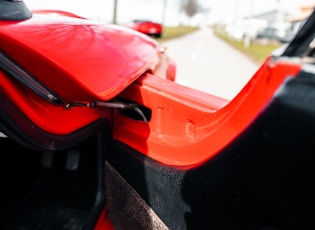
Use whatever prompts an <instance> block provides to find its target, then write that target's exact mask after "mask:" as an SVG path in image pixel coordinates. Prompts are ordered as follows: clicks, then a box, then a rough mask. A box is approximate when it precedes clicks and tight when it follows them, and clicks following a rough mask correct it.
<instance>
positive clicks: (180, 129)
mask: <svg viewBox="0 0 315 230" xmlns="http://www.w3.org/2000/svg"><path fill="white" fill-rule="evenodd" d="M300 68H301V67H300V65H298V64H292V63H282V62H277V63H272V62H270V60H267V61H266V62H265V64H264V65H263V66H262V67H261V68H260V69H259V70H258V71H257V73H256V74H255V75H254V76H253V77H252V79H251V80H250V81H249V82H248V83H247V84H246V85H245V87H244V88H243V90H242V91H241V92H240V93H239V94H238V95H237V96H236V97H235V98H234V99H233V100H232V101H230V102H229V101H226V100H224V99H220V98H217V97H215V96H213V95H210V94H206V93H202V92H199V91H196V90H193V89H190V88H187V87H184V86H180V85H176V84H174V83H173V82H169V81H163V80H161V79H159V78H156V77H155V76H153V75H149V74H148V75H147V76H146V77H145V78H142V79H141V81H139V82H138V84H133V85H131V86H130V87H128V88H127V89H126V90H125V91H124V92H123V93H122V95H123V97H125V98H128V99H129V100H133V101H136V102H138V103H139V104H143V105H144V106H147V107H149V108H150V109H151V110H152V119H151V121H150V122H144V121H135V120H132V119H130V118H128V117H125V116H123V115H119V114H116V115H115V120H114V123H115V125H114V130H113V135H114V139H116V140H119V141H122V142H124V143H126V144H127V145H129V146H131V147H133V148H135V149H137V150H139V151H140V152H142V153H143V154H146V155H148V156H149V157H151V158H153V159H155V160H157V161H159V162H161V163H164V164H167V165H174V166H180V167H196V166H198V165H199V164H202V163H203V162H205V161H206V160H209V159H210V158H212V157H214V156H215V155H216V154H217V153H218V152H219V151H220V150H221V149H222V148H224V147H226V146H227V145H228V144H229V143H230V142H231V141H232V140H233V139H234V138H236V137H237V136H238V135H239V134H240V133H241V132H242V131H243V130H244V129H245V128H246V127H247V126H248V125H249V124H250V123H251V122H252V121H253V119H254V118H255V117H256V116H257V114H259V112H260V111H261V110H263V108H264V106H265V105H266V104H267V103H268V102H269V101H270V99H271V97H272V96H273V94H274V93H275V91H276V90H277V89H278V87H279V86H280V85H281V84H282V83H283V81H284V79H285V78H286V77H288V76H294V75H296V74H297V73H298V72H299V71H300Z"/></svg>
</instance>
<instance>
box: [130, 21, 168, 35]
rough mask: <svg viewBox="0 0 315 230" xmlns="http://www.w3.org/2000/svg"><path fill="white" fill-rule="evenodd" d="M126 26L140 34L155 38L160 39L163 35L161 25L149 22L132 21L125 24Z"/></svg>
mask: <svg viewBox="0 0 315 230" xmlns="http://www.w3.org/2000/svg"><path fill="white" fill-rule="evenodd" d="M127 26H128V27H130V28H132V29H134V30H137V31H139V32H141V33H144V34H146V35H149V36H154V37H157V38H159V37H161V36H162V33H163V26H162V24H160V23H157V22H152V21H149V20H133V21H132V22H131V23H129V24H127Z"/></svg>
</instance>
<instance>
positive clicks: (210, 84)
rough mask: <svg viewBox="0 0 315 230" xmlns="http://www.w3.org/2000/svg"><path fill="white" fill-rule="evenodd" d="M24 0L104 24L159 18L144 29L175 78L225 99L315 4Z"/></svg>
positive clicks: (297, 0)
mask: <svg viewBox="0 0 315 230" xmlns="http://www.w3.org/2000/svg"><path fill="white" fill-rule="evenodd" d="M24 1H25V3H26V4H27V5H28V7H29V8H30V9H31V10H36V9H56V10H65V11H70V12H72V13H75V14H77V15H80V16H83V17H86V18H89V19H93V20H96V21H100V22H102V23H105V24H119V25H130V23H131V21H134V20H137V21H150V22H155V23H157V24H160V25H161V26H162V28H163V30H162V32H161V34H159V33H158V32H157V30H158V29H157V28H154V33H152V34H148V35H154V36H152V37H153V38H154V39H156V40H157V41H158V42H159V43H161V44H162V45H164V46H167V51H168V53H169V54H170V56H171V57H172V58H173V59H174V60H175V62H176V64H177V77H176V81H177V82H178V83H179V84H182V85H186V86H189V87H192V88H196V89H199V90H201V91H204V92H207V93H211V94H215V95H218V96H221V97H224V98H229V99H231V98H233V97H234V96H235V95H236V94H237V93H238V92H239V91H240V90H241V89H242V87H243V86H244V85H245V84H246V83H247V82H248V80H249V79H250V78H251V77H252V76H253V75H254V74H255V72H256V71H257V70H258V68H259V66H260V65H261V64H262V63H263V62H264V61H265V60H266V57H267V56H268V55H270V54H271V52H274V51H275V50H277V49H278V48H279V47H281V46H283V45H284V44H286V43H288V42H289V41H290V40H291V39H292V38H293V36H294V35H295V34H296V33H297V31H298V29H299V28H300V27H301V25H302V24H303V23H304V22H305V20H306V19H307V18H308V16H309V15H310V14H311V13H312V11H313V10H314V7H315V0H264V1H261V0H221V1H214V0H24ZM151 25H152V24H150V26H151ZM138 26H139V25H135V27H138ZM152 26H153V25H152ZM148 30H151V29H150V28H149V27H148ZM148 33H149V32H148ZM184 35H185V36H184ZM196 76H197V77H196Z"/></svg>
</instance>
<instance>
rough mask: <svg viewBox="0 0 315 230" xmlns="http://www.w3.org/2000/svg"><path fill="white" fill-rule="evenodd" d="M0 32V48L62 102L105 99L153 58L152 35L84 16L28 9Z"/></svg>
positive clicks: (155, 48) (155, 47)
mask: <svg viewBox="0 0 315 230" xmlns="http://www.w3.org/2000/svg"><path fill="white" fill-rule="evenodd" d="M0 34H1V36H0V37H1V40H0V43H1V50H2V51H3V52H4V53H6V54H7V55H8V56H9V57H11V58H12V59H13V60H14V61H15V62H16V63H17V64H19V65H20V66H21V67H22V68H24V69H25V70H26V71H28V72H29V73H30V74H32V75H33V76H35V77H36V78H37V79H38V80H39V81H41V82H42V83H44V84H45V85H46V86H47V87H48V88H51V89H54V91H55V92H56V93H57V94H58V95H59V96H61V97H62V98H64V99H65V100H68V101H80V100H92V99H94V100H95V99H98V100H109V99H111V98H113V97H114V96H116V95H117V94H118V93H119V92H121V91H122V90H123V89H124V88H125V87H126V86H128V85H129V84H130V83H131V82H133V81H134V80H136V79H137V78H138V77H139V76H140V75H141V74H143V73H144V72H145V71H147V70H150V69H151V68H152V67H155V65H156V64H157V62H158V61H157V58H158V57H157V54H158V52H159V45H158V43H157V42H155V41H154V40H153V39H150V38H148V37H147V36H141V35H140V33H136V32H135V31H133V30H130V29H127V28H124V27H118V26H115V25H102V24H95V23H92V22H90V21H89V20H85V19H78V18H73V17H59V18H56V17H54V15H51V14H47V15H42V14H34V15H33V17H32V18H31V19H30V20H26V21H23V22H1V23H0ZM69 86H71V89H70V88H69Z"/></svg>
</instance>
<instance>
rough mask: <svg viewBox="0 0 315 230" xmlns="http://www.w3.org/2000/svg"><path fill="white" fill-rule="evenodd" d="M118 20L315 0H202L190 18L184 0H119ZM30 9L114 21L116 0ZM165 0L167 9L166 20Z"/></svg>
mask: <svg viewBox="0 0 315 230" xmlns="http://www.w3.org/2000/svg"><path fill="white" fill-rule="evenodd" d="M117 1H118V6H117V22H118V23H119V24H125V23H128V22H129V21H131V20H133V19H149V20H152V21H157V22H164V24H165V25H178V24H179V23H180V22H184V23H188V21H189V23H192V24H193V25H194V24H197V25H198V24H200V23H207V24H211V23H215V22H217V21H220V20H221V21H222V20H225V21H226V20H235V19H236V18H240V17H245V16H251V15H257V14H260V13H264V12H268V11H270V10H274V9H276V8H277V7H278V8H280V9H281V10H284V11H287V12H291V13H292V14H294V13H298V10H299V7H300V6H301V5H303V4H309V3H314V2H315V0H264V1H262V0H199V3H200V5H201V6H202V7H203V8H204V9H205V12H204V13H203V14H199V15H196V16H195V17H194V18H192V19H190V20H188V19H187V18H186V17H185V16H183V15H181V14H180V13H179V3H180V0H117ZM24 2H25V3H26V4H27V5H28V7H29V8H30V9H58V10H66V11H70V12H72V13H76V14H79V15H81V16H84V17H87V18H91V19H95V20H98V21H104V22H106V23H111V22H112V20H113V8H114V0H24ZM164 2H166V11H165V17H164V21H163V9H164Z"/></svg>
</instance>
